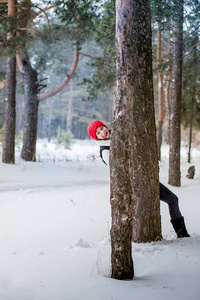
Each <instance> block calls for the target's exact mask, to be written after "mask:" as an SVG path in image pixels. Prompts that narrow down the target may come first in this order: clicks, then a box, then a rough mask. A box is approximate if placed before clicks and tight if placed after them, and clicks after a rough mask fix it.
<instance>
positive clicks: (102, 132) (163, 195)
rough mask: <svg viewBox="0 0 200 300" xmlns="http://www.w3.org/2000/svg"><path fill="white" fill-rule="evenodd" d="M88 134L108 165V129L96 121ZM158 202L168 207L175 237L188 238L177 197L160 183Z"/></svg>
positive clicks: (90, 126)
mask: <svg viewBox="0 0 200 300" xmlns="http://www.w3.org/2000/svg"><path fill="white" fill-rule="evenodd" d="M88 133H89V135H90V137H91V138H93V139H94V140H96V141H97V144H98V145H99V146H100V157H101V159H102V161H103V162H104V163H105V164H106V165H109V151H110V131H109V130H108V127H107V126H106V125H105V124H104V123H102V122H101V121H99V120H96V121H93V122H92V123H91V124H90V125H89V126H88ZM160 200H162V201H164V202H166V203H167V204H168V206H169V214H170V217H171V223H172V225H173V228H174V230H175V232H176V234H177V237H178V238H183V237H189V236H190V235H189V234H188V232H187V230H186V227H185V222H184V218H183V216H182V215H181V212H180V210H179V205H178V197H177V196H176V195H175V194H174V193H172V192H171V191H170V190H169V189H168V188H167V187H166V186H164V185H163V184H162V183H160Z"/></svg>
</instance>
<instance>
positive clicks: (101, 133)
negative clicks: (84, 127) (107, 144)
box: [96, 126, 110, 140]
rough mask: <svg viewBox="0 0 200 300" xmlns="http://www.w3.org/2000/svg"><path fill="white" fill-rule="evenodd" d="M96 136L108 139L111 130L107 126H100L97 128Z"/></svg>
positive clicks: (99, 138) (100, 138)
mask: <svg viewBox="0 0 200 300" xmlns="http://www.w3.org/2000/svg"><path fill="white" fill-rule="evenodd" d="M96 137H97V138H98V140H107V139H109V138H110V132H109V130H108V128H107V127H105V126H99V127H98V128H97V130H96Z"/></svg>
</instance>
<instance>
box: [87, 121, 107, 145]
mask: <svg viewBox="0 0 200 300" xmlns="http://www.w3.org/2000/svg"><path fill="white" fill-rule="evenodd" d="M99 126H104V127H106V128H108V127H107V126H106V125H105V124H104V123H102V122H101V121H99V120H96V121H93V122H92V123H91V124H90V125H89V126H88V133H89V135H90V136H91V138H92V139H94V140H96V141H98V138H97V136H96V131H97V128H98V127H99Z"/></svg>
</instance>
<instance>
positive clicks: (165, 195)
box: [160, 183, 181, 220]
mask: <svg viewBox="0 0 200 300" xmlns="http://www.w3.org/2000/svg"><path fill="white" fill-rule="evenodd" d="M160 200H162V201H164V202H166V203H167V204H168V205H169V214H170V217H171V220H176V219H178V218H181V212H180V210H179V205H178V197H177V196H176V195H175V194H174V193H172V191H170V190H169V189H168V188H167V187H166V186H164V184H162V183H160Z"/></svg>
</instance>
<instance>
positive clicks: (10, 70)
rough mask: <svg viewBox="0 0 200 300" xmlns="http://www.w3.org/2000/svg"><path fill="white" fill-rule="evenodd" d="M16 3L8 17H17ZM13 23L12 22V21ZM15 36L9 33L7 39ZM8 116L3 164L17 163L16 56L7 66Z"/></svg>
mask: <svg viewBox="0 0 200 300" xmlns="http://www.w3.org/2000/svg"><path fill="white" fill-rule="evenodd" d="M15 9H16V7H15V1H12V0H8V16H11V17H14V16H15ZM11 22H12V20H11ZM13 36H14V35H13V34H12V33H8V36H7V39H8V40H9V39H11V38H12V37H13ZM6 82H7V84H6V115H5V122H4V142H3V156H2V162H4V163H8V164H14V163H15V121H16V56H13V57H8V58H7V66H6Z"/></svg>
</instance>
